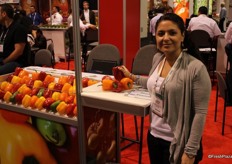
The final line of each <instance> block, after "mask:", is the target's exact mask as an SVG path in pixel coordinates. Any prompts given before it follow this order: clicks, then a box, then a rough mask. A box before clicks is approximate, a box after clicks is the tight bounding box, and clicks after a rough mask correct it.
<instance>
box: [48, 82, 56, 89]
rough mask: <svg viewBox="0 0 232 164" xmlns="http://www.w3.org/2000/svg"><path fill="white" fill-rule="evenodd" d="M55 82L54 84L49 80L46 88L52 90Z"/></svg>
mask: <svg viewBox="0 0 232 164" xmlns="http://www.w3.org/2000/svg"><path fill="white" fill-rule="evenodd" d="M55 84H56V83H55V82H51V83H49V84H48V89H49V90H53V89H54V86H55Z"/></svg>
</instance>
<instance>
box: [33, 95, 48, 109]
mask: <svg viewBox="0 0 232 164" xmlns="http://www.w3.org/2000/svg"><path fill="white" fill-rule="evenodd" d="M45 100H46V99H45V98H44V97H43V96H41V97H40V98H38V99H37V100H36V102H35V107H36V108H37V109H39V110H41V109H43V103H44V101H45Z"/></svg>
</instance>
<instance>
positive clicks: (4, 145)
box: [0, 110, 57, 164]
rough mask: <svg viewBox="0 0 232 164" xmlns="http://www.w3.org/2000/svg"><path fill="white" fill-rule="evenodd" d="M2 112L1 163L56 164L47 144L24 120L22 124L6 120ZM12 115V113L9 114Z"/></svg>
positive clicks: (0, 123) (0, 128) (0, 120)
mask: <svg viewBox="0 0 232 164" xmlns="http://www.w3.org/2000/svg"><path fill="white" fill-rule="evenodd" d="M2 111H3V110H0V131H1V132H3V133H1V137H0V147H1V149H0V160H1V161H0V163H1V164H22V163H25V162H26V163H28V161H33V162H34V163H40V164H48V163H49V164H56V163H57V162H56V161H55V159H54V158H53V156H52V155H51V153H50V151H49V149H48V147H47V144H46V142H45V141H44V139H43V138H42V137H41V135H40V134H39V133H38V132H37V131H36V130H35V129H34V128H33V127H32V126H31V125H30V124H29V123H28V122H25V120H24V118H23V119H21V120H22V121H21V122H13V121H10V119H8V120H7V119H5V116H4V117H3V116H2ZM8 115H10V113H9V114H8Z"/></svg>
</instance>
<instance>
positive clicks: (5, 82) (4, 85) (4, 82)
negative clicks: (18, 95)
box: [1, 81, 9, 91]
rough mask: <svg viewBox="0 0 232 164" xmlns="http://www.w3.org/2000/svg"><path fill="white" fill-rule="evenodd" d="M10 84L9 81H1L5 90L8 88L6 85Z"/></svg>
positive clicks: (2, 88)
mask: <svg viewBox="0 0 232 164" xmlns="http://www.w3.org/2000/svg"><path fill="white" fill-rule="evenodd" d="M8 84H9V82H7V81H3V82H2V83H1V90H3V91H4V90H5V88H6V86H7V85H8Z"/></svg>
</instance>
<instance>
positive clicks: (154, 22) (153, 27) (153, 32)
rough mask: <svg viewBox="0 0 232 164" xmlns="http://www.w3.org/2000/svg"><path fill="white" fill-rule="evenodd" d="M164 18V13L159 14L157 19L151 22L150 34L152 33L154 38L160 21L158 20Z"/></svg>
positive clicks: (154, 18)
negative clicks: (157, 23)
mask: <svg viewBox="0 0 232 164" xmlns="http://www.w3.org/2000/svg"><path fill="white" fill-rule="evenodd" d="M161 16H163V14H162V13H158V14H157V15H156V16H155V17H153V18H152V19H151V21H150V32H151V33H152V35H153V36H155V26H156V22H157V21H158V19H160V17H161Z"/></svg>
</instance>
